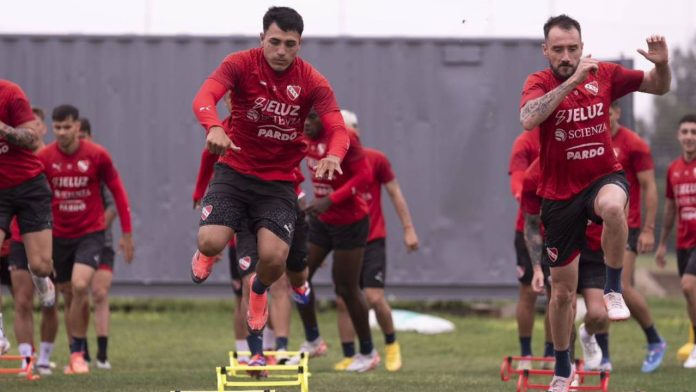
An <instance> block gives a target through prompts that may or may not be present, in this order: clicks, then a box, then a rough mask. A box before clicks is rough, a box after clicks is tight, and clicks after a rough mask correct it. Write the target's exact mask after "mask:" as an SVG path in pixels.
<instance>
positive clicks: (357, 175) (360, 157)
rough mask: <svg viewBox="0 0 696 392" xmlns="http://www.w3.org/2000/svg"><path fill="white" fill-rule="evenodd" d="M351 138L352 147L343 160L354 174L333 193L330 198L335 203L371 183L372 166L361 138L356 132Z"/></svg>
mask: <svg viewBox="0 0 696 392" xmlns="http://www.w3.org/2000/svg"><path fill="white" fill-rule="evenodd" d="M350 139H351V142H350V149H349V150H348V153H347V154H346V158H345V159H344V161H343V162H344V164H345V165H346V166H347V167H349V168H350V170H351V173H353V176H352V177H351V178H350V179H349V180H348V181H346V182H345V183H344V184H343V185H341V186H340V187H339V188H338V189H336V190H335V191H334V192H333V193H331V195H330V196H329V198H330V199H331V202H332V203H334V204H336V203H340V202H342V201H344V200H346V199H348V198H349V197H351V196H353V195H355V194H356V193H358V190H359V189H366V188H367V186H368V184H369V183H370V178H372V168H371V167H370V165H369V164H368V163H367V158H366V157H365V153H364V151H363V148H362V145H361V144H360V139H358V137H357V135H355V134H354V133H351V134H350Z"/></svg>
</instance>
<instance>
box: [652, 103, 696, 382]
mask: <svg viewBox="0 0 696 392" xmlns="http://www.w3.org/2000/svg"><path fill="white" fill-rule="evenodd" d="M677 140H679V144H680V145H681V150H682V153H681V156H680V157H679V158H677V159H675V160H674V161H673V162H672V163H671V164H670V165H669V168H668V169H667V186H666V189H665V193H666V197H667V198H666V200H665V211H664V216H663V222H662V231H661V232H660V242H659V245H658V247H657V253H656V255H655V261H656V262H657V265H658V266H660V267H664V266H665V264H666V262H667V260H666V259H665V257H666V255H667V238H668V237H669V234H670V232H671V231H672V228H673V227H674V222H675V220H676V221H677V267H678V270H679V277H680V278H681V288H682V293H683V294H684V297H685V298H686V311H687V314H688V315H689V319H690V320H691V326H692V328H693V329H694V332H696V327H694V326H695V325H696V114H687V115H685V116H684V117H682V118H681V120H680V121H679V129H678V131H677ZM684 367H685V368H689V369H695V368H696V348H694V349H692V350H691V353H690V354H689V356H688V357H687V358H686V360H685V361H684Z"/></svg>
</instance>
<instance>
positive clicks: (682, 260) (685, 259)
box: [677, 248, 696, 277]
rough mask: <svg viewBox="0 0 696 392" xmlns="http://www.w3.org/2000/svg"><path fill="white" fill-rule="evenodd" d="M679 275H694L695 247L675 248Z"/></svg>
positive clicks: (695, 263) (695, 265) (695, 262)
mask: <svg viewBox="0 0 696 392" xmlns="http://www.w3.org/2000/svg"><path fill="white" fill-rule="evenodd" d="M677 267H678V268H679V276H680V277H682V276H684V274H689V275H696V248H689V249H677Z"/></svg>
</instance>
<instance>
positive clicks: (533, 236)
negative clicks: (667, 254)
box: [524, 215, 543, 266]
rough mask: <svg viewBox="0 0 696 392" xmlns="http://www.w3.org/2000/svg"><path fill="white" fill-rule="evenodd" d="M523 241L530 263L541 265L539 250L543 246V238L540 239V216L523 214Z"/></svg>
mask: <svg viewBox="0 0 696 392" xmlns="http://www.w3.org/2000/svg"><path fill="white" fill-rule="evenodd" d="M524 241H525V243H526V244H527V251H528V252H529V257H530V258H531V259H532V265H533V266H536V265H541V250H542V247H543V240H542V239H541V217H540V216H538V215H536V216H532V215H525V218H524Z"/></svg>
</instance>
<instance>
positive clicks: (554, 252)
mask: <svg viewBox="0 0 696 392" xmlns="http://www.w3.org/2000/svg"><path fill="white" fill-rule="evenodd" d="M546 255H547V256H549V260H551V262H552V263H555V262H556V260H558V249H557V248H549V247H547V248H546Z"/></svg>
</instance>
